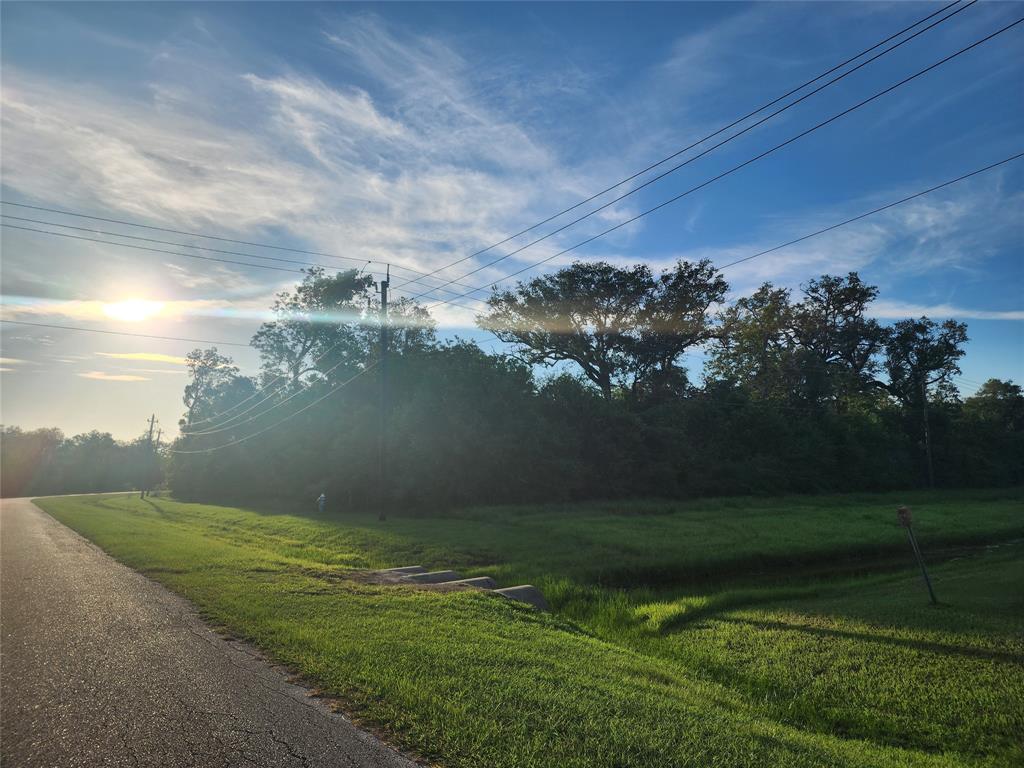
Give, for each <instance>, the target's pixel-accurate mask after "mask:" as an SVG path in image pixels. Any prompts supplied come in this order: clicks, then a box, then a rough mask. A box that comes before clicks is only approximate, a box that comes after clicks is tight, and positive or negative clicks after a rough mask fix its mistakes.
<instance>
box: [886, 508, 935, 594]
mask: <svg viewBox="0 0 1024 768" xmlns="http://www.w3.org/2000/svg"><path fill="white" fill-rule="evenodd" d="M896 517H897V518H899V521H900V525H902V526H903V527H904V528H906V529H907V538H909V539H910V548H911V549H913V550H914V557H915V558H917V564H918V565H919V566H921V575H922V576H924V584H925V586H926V587H928V597H929V598H930V599H931V601H932V605H938V604H939V601H938V599H937V598H936V597H935V590H934V589H932V580H931V578H929V576H928V569H927V568H925V565H924V555H922V554H921V547H919V546H918V544H917V537H916V536H915V535H914V529H913V527H912V525H911V517H910V508H909V507H900V508H899V509H897V510H896Z"/></svg>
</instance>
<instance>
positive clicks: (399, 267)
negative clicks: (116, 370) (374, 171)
mask: <svg viewBox="0 0 1024 768" xmlns="http://www.w3.org/2000/svg"><path fill="white" fill-rule="evenodd" d="M0 205H10V206H14V207H16V208H26V209H28V210H33V211H45V212H47V213H55V214H58V215H60V216H73V217H75V218H78V219H89V220H91V221H103V222H106V223H108V224H120V225H122V226H126V227H137V228H139V229H148V230H152V231H155V232H169V233H172V234H176V235H184V236H185V237H199V238H204V239H207V240H217V241H220V242H222V243H234V244H235V245H248V246H251V247H253V248H266V249H269V250H275V251H285V252H288V253H300V254H305V255H306V256H317V257H319V258H324V259H342V260H344V261H352V262H355V263H357V264H362V263H365V262H366V259H363V258H357V257H355V256H338V255H336V254H332V253H324V252H322V251H310V250H305V249H303V248H291V247H289V246H285V245H271V244H270V243H258V242H254V241H251V240H236V239H234V238H230V237H221V236H219V235H208V234H203V233H201V232H189V231H187V230H183V229H172V228H170V227H159V226H156V225H154V224H142V223H140V222H137V221H127V220H125V219H111V218H107V217H104V216H93V215H90V214H86V213H81V212H79V211H71V210H67V209H64V208H49V207H47V206H43V205H30V204H28V203H15V202H12V201H9V200H0ZM185 247H190V246H185ZM247 255H249V254H247ZM370 263H372V264H380V265H381V266H388V265H390V266H391V267H392V269H397V270H402V271H405V272H411V273H413V274H416V275H427V276H429V274H428V273H426V272H422V271H421V270H418V269H413V268H412V267H407V266H404V265H402V264H397V263H395V262H384V261H371V262H370Z"/></svg>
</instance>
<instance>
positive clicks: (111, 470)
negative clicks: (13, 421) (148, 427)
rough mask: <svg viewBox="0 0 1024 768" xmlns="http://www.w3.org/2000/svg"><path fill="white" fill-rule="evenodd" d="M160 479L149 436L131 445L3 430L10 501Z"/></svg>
mask: <svg viewBox="0 0 1024 768" xmlns="http://www.w3.org/2000/svg"><path fill="white" fill-rule="evenodd" d="M160 477H161V472H160V464H159V459H158V457H157V454H156V451H155V450H153V448H151V447H150V444H149V440H148V436H147V437H143V438H140V439H138V440H134V441H131V442H127V443H125V442H119V441H117V440H114V438H113V437H111V436H110V435H109V434H107V433H101V432H95V431H93V432H89V433H87V434H82V435H75V436H74V437H64V435H63V434H62V433H61V432H60V430H58V429H36V430H32V431H28V432H26V431H24V430H21V429H18V428H17V427H3V429H2V430H0V494H2V495H3V496H5V497H7V496H29V495H39V494H56V493H95V492H98V491H119V490H127V489H130V488H151V487H153V486H154V485H156V484H157V483H158V482H160Z"/></svg>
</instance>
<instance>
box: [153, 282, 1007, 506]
mask: <svg viewBox="0 0 1024 768" xmlns="http://www.w3.org/2000/svg"><path fill="white" fill-rule="evenodd" d="M726 290H727V285H726V283H725V282H724V280H722V278H721V276H720V275H718V274H717V273H716V271H715V270H714V268H713V267H712V266H711V265H709V264H707V263H704V262H701V263H698V264H688V263H685V262H681V263H679V264H677V265H676V266H675V267H674V268H672V269H670V270H666V271H665V272H664V273H662V274H660V275H654V274H652V273H651V271H650V270H649V269H648V268H647V267H644V266H637V267H632V268H618V267H613V266H611V265H608V264H600V263H598V264H591V263H587V264H584V263H577V264H574V265H572V266H571V267H566V268H564V269H562V270H559V271H558V272H556V273H553V274H551V275H546V276H543V277H540V278H537V279H534V280H531V281H529V282H526V283H522V284H520V285H519V286H518V287H516V288H515V289H513V290H510V291H504V292H495V294H494V295H493V296H492V297H491V298H490V299H489V301H488V307H489V310H488V311H487V312H485V313H484V314H482V315H481V316H480V317H479V318H478V321H479V323H480V325H481V327H483V328H486V329H489V330H492V331H493V332H494V333H495V334H496V335H497V336H498V337H499V338H501V339H502V340H504V341H506V342H509V343H510V344H511V345H512V346H511V348H512V350H513V353H512V354H508V355H494V354H487V353H485V352H484V351H482V350H481V349H480V348H479V347H477V346H476V345H475V344H472V343H468V342H464V341H455V342H447V343H441V342H438V341H437V339H436V338H435V335H434V330H433V327H432V324H431V321H430V319H429V316H428V315H427V313H426V312H425V310H423V309H422V308H421V307H417V306H415V305H414V304H412V303H410V302H408V301H406V300H400V301H398V302H397V303H396V304H394V305H393V313H392V325H391V329H390V337H389V343H388V349H389V356H388V363H387V371H388V377H387V396H386V402H387V406H386V412H387V413H386V420H385V422H384V427H383V434H384V438H383V448H384V456H385V476H386V478H387V480H386V482H384V483H382V482H381V476H380V475H379V467H380V464H379V454H380V443H379V442H378V441H379V440H380V435H381V424H382V422H381V413H380V406H379V397H380V389H381V378H382V367H383V366H382V365H379V364H378V361H379V359H380V349H379V347H378V346H377V342H378V338H379V333H378V331H379V328H378V327H377V326H376V325H375V323H376V320H375V308H374V301H375V299H374V294H373V293H372V292H371V290H370V282H369V280H368V279H367V278H366V277H361V276H360V275H358V274H357V273H356V272H347V273H341V274H338V275H335V276H328V275H327V274H325V273H324V272H323V271H321V270H313V271H312V272H310V274H309V275H307V277H306V278H305V280H304V281H303V283H302V284H301V285H300V286H298V288H297V289H296V290H295V291H294V292H284V293H282V294H281V295H280V296H279V298H278V300H277V302H276V303H275V305H274V307H273V311H274V312H275V314H276V316H277V319H276V320H274V321H273V322H270V323H266V324H264V326H263V327H262V328H261V329H260V331H259V332H258V333H257V334H256V336H255V337H254V342H253V343H254V345H255V346H256V347H257V349H258V350H259V351H260V353H261V357H262V361H263V365H262V374H261V377H260V380H259V381H254V380H250V379H247V378H245V377H240V376H238V375H237V371H235V370H234V368H233V367H232V365H231V361H230V360H229V359H228V358H226V357H223V356H222V355H219V354H218V353H217V352H216V351H215V350H206V351H205V352H204V351H201V350H197V351H196V352H195V353H193V355H192V356H190V358H189V359H190V361H191V362H190V374H191V379H192V381H191V384H190V386H189V388H187V389H186V392H185V398H184V402H185V405H186V408H187V411H186V414H185V418H184V419H183V421H182V428H183V430H184V437H183V438H181V439H179V440H178V441H177V442H176V444H175V445H174V450H175V451H181V452H182V453H175V454H173V456H172V458H171V461H170V471H169V485H170V487H171V489H172V490H173V492H174V493H175V494H176V495H177V496H178V497H181V498H189V499H195V500H204V501H209V500H220V501H227V502H252V501H255V500H259V501H260V502H261V503H264V502H267V501H271V500H276V501H278V502H280V503H289V501H288V500H295V499H312V498H316V497H317V496H319V494H320V493H321V492H326V494H327V496H328V498H329V499H331V500H332V501H333V502H334V503H335V504H342V505H346V506H365V505H369V504H373V505H378V506H389V507H393V508H397V509H402V508H408V507H410V506H412V507H415V508H418V509H434V508H439V507H440V508H444V507H451V506H458V505H465V504H488V503H517V502H537V501H566V500H574V499H594V498H627V497H634V498H635V497H646V498H650V497H660V498H679V497H693V496H710V495H723V494H725V495H728V494H781V493H793V492H798V493H811V492H822V491H858V490H867V491H877V490H884V489H892V488H911V487H915V486H922V485H925V484H927V481H928V476H929V472H928V461H927V454H926V451H925V445H926V443H925V432H924V414H925V411H926V410H927V419H928V427H929V429H928V433H929V437H930V439H931V454H932V461H931V464H932V470H933V474H934V477H935V483H936V485H938V486H941V487H951V488H952V487H970V486H991V485H1012V484H1017V483H1021V482H1024V419H1022V417H1021V413H1022V411H1024V394H1022V392H1021V389H1020V387H1019V386H1017V385H1015V384H1012V383H1009V382H1001V381H997V380H992V381H990V382H989V383H987V384H986V385H985V386H984V387H982V388H981V389H980V390H979V391H978V392H977V393H976V394H975V395H973V396H972V397H970V398H968V399H967V400H966V401H961V399H960V397H959V395H958V393H957V390H956V388H955V387H954V377H955V376H956V375H957V374H959V368H958V361H959V359H960V358H961V356H962V355H963V354H964V344H965V343H966V342H967V332H966V326H964V325H963V324H961V323H957V322H954V321H951V320H949V321H945V322H942V323H937V322H933V321H931V320H929V319H928V318H920V319H916V320H905V321H900V322H898V323H896V324H894V325H893V326H891V327H885V326H882V325H881V324H879V323H878V322H877V321H876V320H874V319H871V317H870V313H869V310H870V305H871V302H872V301H874V299H875V297H876V295H877V290H876V289H875V288H873V287H871V286H868V285H865V284H864V283H863V282H861V280H860V278H859V277H858V276H857V275H856V274H852V273H851V274H850V275H848V276H846V277H833V276H828V275H825V276H822V277H821V278H819V279H817V280H812V281H810V282H809V283H808V284H807V285H806V286H805V287H804V289H803V292H802V295H801V296H800V297H799V300H795V299H794V298H793V297H792V296H791V295H790V292H789V291H787V290H784V289H777V288H774V287H773V286H771V285H767V284H766V285H765V286H763V287H762V288H761V289H760V290H758V291H757V292H756V293H754V294H753V295H752V296H750V297H746V298H741V299H739V300H737V301H736V302H735V303H734V304H732V305H731V306H729V307H727V308H725V309H724V310H722V311H721V312H720V313H719V314H718V315H717V316H716V315H715V314H714V313H712V312H711V307H712V306H713V305H714V304H716V303H718V302H720V301H721V300H722V297H723V295H724V293H725V291H726ZM697 347H701V348H703V349H704V350H705V351H706V353H707V361H708V362H707V365H706V369H705V371H704V380H703V383H702V384H700V385H697V384H695V383H694V381H693V380H691V378H690V377H689V376H688V373H687V371H686V369H685V368H684V367H683V365H682V360H683V355H684V354H686V353H687V351H690V350H692V349H694V348H697ZM548 365H554V366H557V369H556V371H554V373H553V375H551V376H547V377H544V376H541V375H540V373H541V371H542V370H543V366H548ZM353 377H355V378H353ZM257 384H258V385H259V387H262V388H261V389H260V388H258V387H257ZM293 414H297V415H294V416H293ZM283 419H286V420H285V421H282V420H283ZM279 422H281V423H279Z"/></svg>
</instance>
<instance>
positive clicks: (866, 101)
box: [410, 17, 1024, 309]
mask: <svg viewBox="0 0 1024 768" xmlns="http://www.w3.org/2000/svg"><path fill="white" fill-rule="evenodd" d="M1021 22H1024V17H1022V18H1019V19H1017V20H1016V21H1013V22H1011V23H1010V24H1007V25H1006V26H1004V27H1002V28H1000V29H998V30H996V31H995V32H993V33H991V34H989V35H986V36H985V37H983V38H980V39H978V40H976V41H974V42H973V43H971V44H970V45H968V46H965V47H964V48H961V49H960V50H958V51H956V52H955V53H952V54H950V55H948V56H946V57H944V58H942V59H940V60H938V61H936V62H934V63H933V64H930V65H929V66H927V67H925V68H924V69H921V70H918V71H917V72H915V73H914V74H912V75H909V76H908V77H905V78H903V79H902V80H900V81H899V82H897V83H894V84H893V85H890V86H889V87H887V88H885V89H883V90H881V91H878V92H877V93H875V94H873V95H872V96H869V97H868V98H866V99H863V100H861V101H859V102H857V103H856V104H854V105H853V106H851V107H848V108H846V109H844V110H843V111H841V112H838V113H836V114H835V115H832V117H829V118H827V119H826V120H823V121H821V122H819V123H817V124H816V125H814V126H812V127H811V128H808V129H806V130H804V131H801V132H800V133H798V134H796V135H794V136H792V137H790V138H789V139H786V140H785V141H783V142H781V143H779V144H776V145H775V146H773V147H771V148H770V149H767V150H765V151H764V152H761V153H760V154H757V155H755V156H754V157H751V158H749V159H747V160H745V161H743V162H742V163H739V164H738V165H735V166H733V167H732V168H730V169H728V170H726V171H723V172H722V173H720V174H718V175H716V176H713V177H712V178H710V179H708V180H706V181H704V182H701V183H700V184H698V185H696V186H693V187H690V188H689V189H687V190H686V191H685V192H681V193H680V194H678V195H675V196H674V197H671V198H669V199H668V200H665V201H663V202H661V203H658V204H657V205H655V206H654V207H652V208H648V209H647V210H645V211H642V212H641V213H638V214H636V215H635V216H632V217H630V218H629V219H626V220H625V221H622V222H619V223H618V224H615V225H613V226H611V227H609V228H607V229H605V230H603V231H601V232H598V233H597V234H596V235H592V236H590V237H588V238H586V239H584V240H581V241H580V242H578V243H576V244H575V245H571V246H569V247H568V248H563V249H562V250H561V251H558V252H557V253H554V254H552V255H550V256H547V257H545V258H543V259H540V260H539V261H536V262H533V263H531V264H528V265H526V266H525V267H523V268H522V269H518V270H516V271H515V272H511V273H509V274H507V275H503V276H502V277H500V278H498V279H497V280H492V281H490V283H489V284H488V286H480V287H477V288H475V289H473V290H472V291H469V292H468V293H466V294H462V296H460V297H459V298H463V297H465V296H467V295H469V294H470V293H474V292H477V291H485V290H488V288H489V287H490V286H493V285H495V284H497V283H500V282H503V281H505V280H508V279H509V278H512V277H516V276H517V275H521V274H522V273H524V272H528V271H529V270H531V269H535V268H536V267H539V266H540V265H542V264H546V263H547V262H549V261H552V260H553V259H556V258H558V257H559V256H563V255H565V254H566V253H569V252H571V251H574V250H576V249H578V248H581V247H583V246H584V245H587V244H588V243H591V242H593V241H594V240H597V239H599V238H601V237H604V236H605V235H607V234H609V233H611V232H614V231H616V230H618V229H621V228H622V227H625V226H627V225H629V224H632V223H633V222H635V221H637V220H639V219H642V218H644V217H645V216H649V215H650V214H652V213H654V212H656V211H659V210H661V209H662V208H664V207H666V206H668V205H671V204H672V203H675V202H677V201H679V200H681V199H682V198H684V197H686V196H687V195H690V194H692V193H693V192H696V191H698V190H700V189H703V188H704V187H707V186H709V185H711V184H713V183H714V182H716V181H719V180H721V179H723V178H725V177H726V176H730V175H731V174H733V173H735V172H736V171H739V170H741V169H742V168H745V167H746V166H748V165H751V164H752V163H755V162H757V161H758V160H761V159H763V158H765V157H767V156H768V155H771V154H773V153H775V152H777V151H778V150H780V149H782V148H784V147H786V146H788V145H790V144H792V143H794V142H796V141H798V140H799V139H802V138H804V137H805V136H807V135H809V134H811V133H814V132H815V131H817V130H819V129H821V128H824V127H825V126H827V125H829V124H831V123H833V122H835V121H836V120H838V119H840V118H842V117H844V116H846V115H848V114H850V113H851V112H854V111H855V110H857V109H860V108H861V107H864V106H866V105H868V104H870V103H871V102H873V101H875V100H876V99H878V98H881V97H882V96H885V95H886V94H888V93H891V92H892V91H894V90H896V89H897V88H900V87H901V86H903V85H906V84H907V83H909V82H911V81H913V80H915V79H917V78H918V77H921V76H922V75H924V74H927V73H928V72H931V71H932V70H934V69H936V68H938V67H940V66H942V65H943V64H946V63H947V62H949V61H952V60H953V59H955V58H957V57H958V56H962V55H963V54H965V53H967V52H968V51H970V50H972V49H974V48H976V47H978V46H979V45H982V44H984V43H986V42H988V41H989V40H992V39H993V38H995V37H996V36H998V35H1000V34H1002V33H1003V32H1006V31H1008V30H1010V29H1012V28H1013V27H1016V26H1017V25H1018V24H1020V23H1021ZM485 266H486V265H485ZM475 271H478V270H474V272H475ZM467 274H472V273H467ZM465 276H466V275H460V277H459V279H462V278H464V277H465ZM427 293H430V291H426V292H424V293H421V294H417V295H415V296H412V297H410V298H411V299H413V300H415V299H417V298H420V297H422V296H424V295H426V294H427ZM451 302H452V299H439V300H438V301H436V302H433V303H432V304H430V305H428V307H427V309H431V308H433V307H437V306H441V305H443V304H449V303H451Z"/></svg>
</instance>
